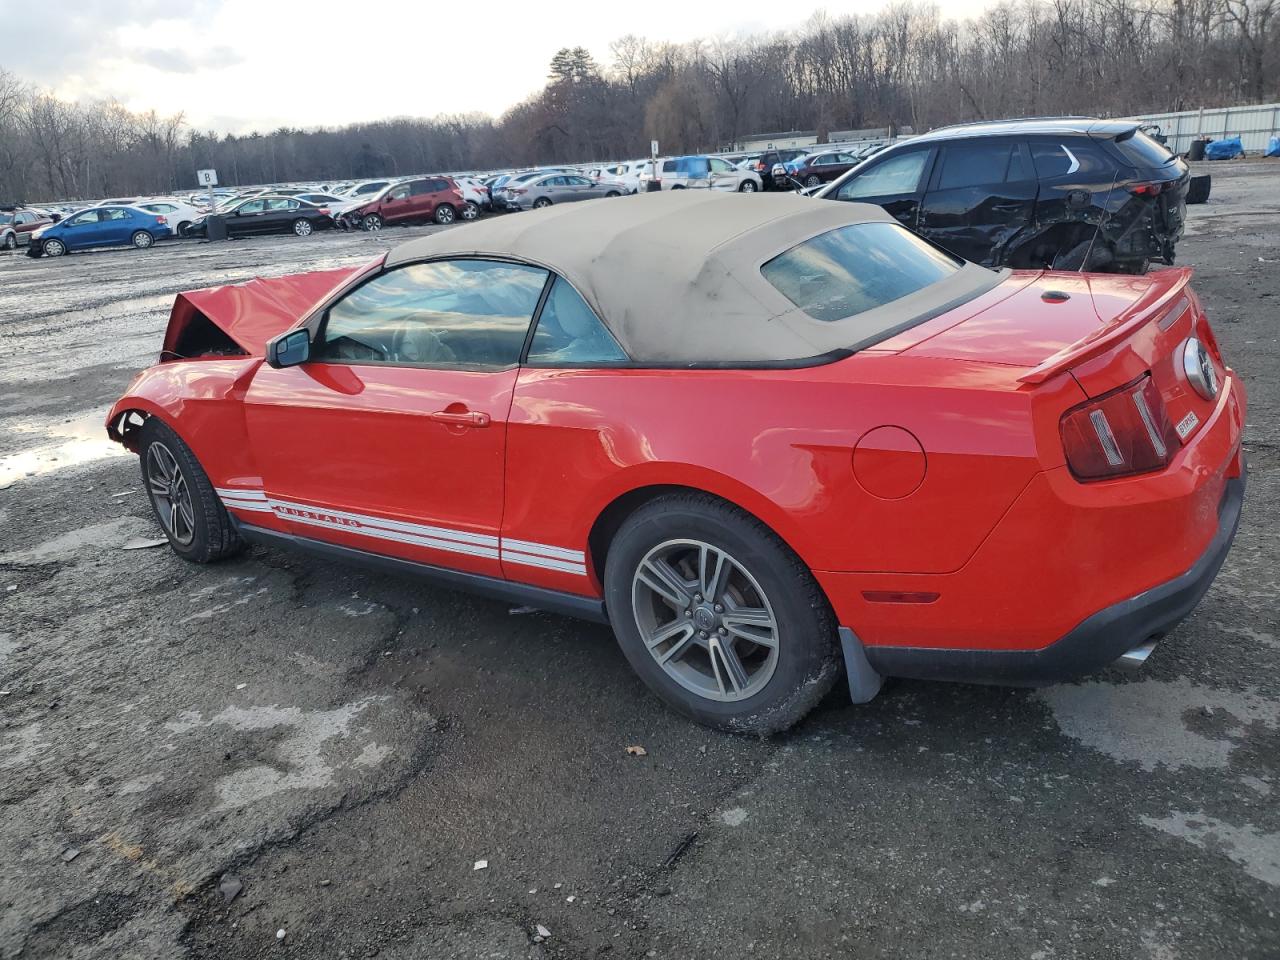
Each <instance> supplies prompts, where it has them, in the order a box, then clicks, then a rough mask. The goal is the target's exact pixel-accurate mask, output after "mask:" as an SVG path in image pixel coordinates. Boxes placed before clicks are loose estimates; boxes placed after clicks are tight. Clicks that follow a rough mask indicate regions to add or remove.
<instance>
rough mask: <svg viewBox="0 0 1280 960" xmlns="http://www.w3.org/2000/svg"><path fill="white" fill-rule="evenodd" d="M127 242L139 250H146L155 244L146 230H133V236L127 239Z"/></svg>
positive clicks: (154, 239)
mask: <svg viewBox="0 0 1280 960" xmlns="http://www.w3.org/2000/svg"><path fill="white" fill-rule="evenodd" d="M129 242H130V243H132V244H133V245H134V246H135V247H137V248H138V249H139V250H146V249H148V248H149V247H151V245H152V244H154V243H155V242H156V238H155V237H153V236H152V235H151V234H150V233H148V232H147V231H146V230H135V231H133V236H131V237H130V238H129Z"/></svg>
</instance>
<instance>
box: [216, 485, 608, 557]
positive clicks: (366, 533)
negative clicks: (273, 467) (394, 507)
mask: <svg viewBox="0 0 1280 960" xmlns="http://www.w3.org/2000/svg"><path fill="white" fill-rule="evenodd" d="M215 490H216V492H217V494H218V496H219V498H221V500H222V502H223V503H224V504H225V505H226V506H227V507H228V508H230V509H232V510H237V511H246V512H249V513H270V514H274V515H276V516H278V517H281V518H282V519H285V520H290V521H292V522H294V523H300V524H303V525H306V526H313V527H323V528H325V529H328V530H345V531H347V532H348V533H354V534H358V535H360V536H362V537H372V538H374V539H377V540H389V541H392V542H393V543H407V544H410V545H412V546H418V547H428V548H430V549H432V550H444V551H447V552H450V553H462V554H466V555H467V556H473V557H488V558H490V559H494V560H498V559H501V560H503V561H505V562H507V563H518V564H522V565H523V566H527V567H539V568H541V569H543V570H557V571H560V572H562V573H572V574H577V575H578V576H580V577H585V576H586V575H587V566H586V555H585V554H584V553H583V552H582V551H581V550H570V549H568V548H567V547H556V546H552V545H551V544H547V543H531V542H529V541H528V540H511V539H507V538H505V537H504V538H502V539H501V540H499V538H498V537H494V536H491V535H489V534H484V533H469V532H467V531H464V530H450V529H448V528H446V527H432V526H428V525H426V524H422V523H406V522H405V521H403V520H388V519H387V518H385V517H374V516H369V515H367V514H363V513H349V512H347V511H345V510H326V509H324V508H322V507H316V506H312V505H310V504H305V503H296V502H294V501H291V500H279V499H277V498H275V497H268V496H267V495H266V493H264V492H263V491H261V490H243V489H240V490H237V489H230V488H227V489H223V488H215Z"/></svg>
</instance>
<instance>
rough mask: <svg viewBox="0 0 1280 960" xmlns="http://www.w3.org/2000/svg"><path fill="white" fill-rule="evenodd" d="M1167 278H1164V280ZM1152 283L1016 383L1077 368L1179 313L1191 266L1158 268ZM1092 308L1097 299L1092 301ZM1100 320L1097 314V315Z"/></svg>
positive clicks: (1041, 380) (1184, 300)
mask: <svg viewBox="0 0 1280 960" xmlns="http://www.w3.org/2000/svg"><path fill="white" fill-rule="evenodd" d="M1166 278H1168V279H1166ZM1151 279H1152V280H1153V282H1152V283H1151V285H1150V286H1149V287H1148V288H1147V289H1146V290H1145V291H1144V292H1143V293H1142V295H1141V296H1140V297H1138V299H1137V300H1135V301H1134V302H1133V303H1131V304H1129V306H1127V307H1125V308H1124V309H1123V310H1122V311H1120V313H1119V314H1117V315H1116V317H1115V319H1114V320H1113V321H1112V322H1111V323H1108V324H1106V325H1105V326H1102V327H1099V328H1098V329H1097V330H1096V331H1094V332H1093V333H1091V334H1089V335H1088V336H1087V337H1085V338H1084V339H1083V340H1077V341H1076V342H1075V343H1073V344H1071V346H1069V347H1063V348H1062V349H1061V350H1059V351H1058V352H1057V353H1055V354H1053V355H1052V356H1050V357H1048V358H1046V359H1045V360H1043V361H1042V362H1041V363H1040V365H1039V366H1037V367H1035V368H1033V369H1031V370H1028V371H1027V372H1026V373H1024V374H1023V375H1022V376H1020V377H1019V378H1018V381H1019V382H1020V383H1044V382H1045V381H1046V380H1048V379H1049V378H1051V377H1055V376H1057V375H1058V374H1060V373H1063V372H1064V371H1066V370H1069V369H1070V368H1071V367H1077V366H1079V365H1080V364H1082V363H1084V362H1085V361H1086V360H1092V359H1093V358H1094V357H1097V356H1100V355H1101V354H1103V353H1106V352H1107V351H1108V350H1110V349H1111V348H1112V347H1114V346H1115V345H1116V344H1117V343H1120V342H1121V341H1123V340H1127V339H1128V338H1129V337H1130V336H1132V335H1133V334H1134V333H1136V332H1137V331H1138V330H1140V329H1142V328H1143V327H1145V326H1146V325H1147V324H1148V323H1150V322H1151V321H1152V320H1155V319H1157V318H1160V317H1163V315H1164V314H1168V313H1172V312H1173V311H1175V310H1176V311H1178V312H1181V308H1182V306H1184V305H1186V304H1188V303H1189V302H1190V301H1189V300H1188V299H1187V298H1186V297H1184V296H1183V294H1184V293H1185V292H1186V288H1187V283H1188V282H1189V281H1190V280H1191V268H1190V267H1181V268H1179V269H1177V270H1161V271H1159V272H1158V273H1155V274H1152V275H1151ZM1094 307H1095V309H1096V308H1097V302H1096V301H1095V302H1094ZM1099 319H1101V317H1099Z"/></svg>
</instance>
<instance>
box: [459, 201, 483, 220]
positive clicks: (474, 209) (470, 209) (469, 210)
mask: <svg viewBox="0 0 1280 960" xmlns="http://www.w3.org/2000/svg"><path fill="white" fill-rule="evenodd" d="M478 216H480V208H479V207H478V206H476V204H475V202H474V201H472V200H468V201H467V203H466V206H464V207H463V208H462V219H463V220H474V219H475V218H476V217H478Z"/></svg>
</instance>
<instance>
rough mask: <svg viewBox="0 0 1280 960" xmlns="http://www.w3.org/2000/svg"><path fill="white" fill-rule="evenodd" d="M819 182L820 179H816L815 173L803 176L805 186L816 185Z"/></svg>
mask: <svg viewBox="0 0 1280 960" xmlns="http://www.w3.org/2000/svg"><path fill="white" fill-rule="evenodd" d="M821 182H822V181H821V180H819V179H818V176H817V174H814V173H811V174H809V175H808V176H807V177H805V178H804V185H805V186H806V187H816V186H817V185H818V184H820V183H821Z"/></svg>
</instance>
